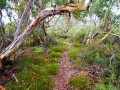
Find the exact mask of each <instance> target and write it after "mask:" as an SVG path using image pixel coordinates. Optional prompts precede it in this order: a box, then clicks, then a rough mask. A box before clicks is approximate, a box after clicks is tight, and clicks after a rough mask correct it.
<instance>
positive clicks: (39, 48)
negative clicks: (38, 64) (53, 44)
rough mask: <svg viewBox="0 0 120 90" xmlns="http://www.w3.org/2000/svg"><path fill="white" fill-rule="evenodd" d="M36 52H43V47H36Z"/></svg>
mask: <svg viewBox="0 0 120 90" xmlns="http://www.w3.org/2000/svg"><path fill="white" fill-rule="evenodd" d="M34 51H35V52H43V48H42V47H34Z"/></svg>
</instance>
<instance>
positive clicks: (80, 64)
mask: <svg viewBox="0 0 120 90" xmlns="http://www.w3.org/2000/svg"><path fill="white" fill-rule="evenodd" d="M73 63H74V64H75V67H76V68H78V69H81V68H82V64H83V61H82V60H81V59H80V58H78V59H76V60H74V61H73Z"/></svg>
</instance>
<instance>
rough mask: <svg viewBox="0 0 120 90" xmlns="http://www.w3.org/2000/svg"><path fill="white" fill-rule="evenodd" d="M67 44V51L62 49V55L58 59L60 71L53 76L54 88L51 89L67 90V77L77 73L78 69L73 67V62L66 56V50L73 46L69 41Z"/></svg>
mask: <svg viewBox="0 0 120 90" xmlns="http://www.w3.org/2000/svg"><path fill="white" fill-rule="evenodd" d="M67 44H68V51H64V52H63V53H62V57H61V59H60V72H59V73H58V75H57V76H56V78H55V79H56V81H55V88H54V89H53V90H67V89H68V82H69V79H70V78H71V77H72V76H74V75H76V74H78V73H79V70H76V69H75V68H74V65H73V63H72V62H71V61H70V59H69V57H68V52H69V51H70V50H71V49H72V48H73V46H72V44H70V43H67Z"/></svg>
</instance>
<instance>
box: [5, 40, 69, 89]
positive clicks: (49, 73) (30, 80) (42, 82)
mask: <svg viewBox="0 0 120 90" xmlns="http://www.w3.org/2000/svg"><path fill="white" fill-rule="evenodd" d="M29 48H30V47H28V51H29ZM64 50H67V46H66V45H65V44H63V43H60V42H58V44H57V45H52V47H51V45H49V47H48V48H47V51H46V53H44V52H43V50H42V47H34V48H33V49H32V51H31V52H30V51H29V53H28V54H26V52H24V53H23V54H22V55H21V56H19V57H18V59H17V61H16V63H17V64H16V67H19V70H20V71H19V74H18V75H17V79H18V82H17V81H14V82H9V83H8V84H7V86H6V88H7V90H53V87H54V84H55V83H54V75H56V74H57V73H58V72H59V69H60V66H59V64H58V63H59V59H60V57H61V53H62V52H63V51H64ZM43 53H44V54H43Z"/></svg>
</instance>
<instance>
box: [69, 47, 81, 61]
mask: <svg viewBox="0 0 120 90" xmlns="http://www.w3.org/2000/svg"><path fill="white" fill-rule="evenodd" d="M78 52H79V49H78V48H74V49H72V50H71V51H70V52H69V53H68V55H69V57H71V58H74V59H75V58H77V56H78Z"/></svg>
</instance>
